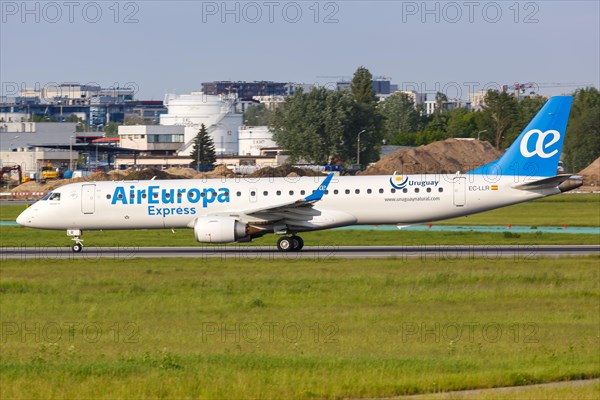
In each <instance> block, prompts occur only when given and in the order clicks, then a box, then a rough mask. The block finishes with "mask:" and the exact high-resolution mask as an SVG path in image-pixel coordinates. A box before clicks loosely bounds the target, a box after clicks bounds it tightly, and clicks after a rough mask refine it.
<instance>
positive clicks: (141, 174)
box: [123, 168, 185, 181]
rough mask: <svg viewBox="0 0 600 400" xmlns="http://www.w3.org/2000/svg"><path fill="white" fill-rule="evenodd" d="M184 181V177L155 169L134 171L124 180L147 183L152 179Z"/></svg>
mask: <svg viewBox="0 0 600 400" xmlns="http://www.w3.org/2000/svg"><path fill="white" fill-rule="evenodd" d="M152 178H154V179H183V178H185V177H184V176H177V175H171V174H169V173H167V172H165V171H161V170H158V169H154V168H146V169H143V170H141V171H133V172H130V173H129V174H127V176H125V178H123V180H126V181H146V180H150V179H152Z"/></svg>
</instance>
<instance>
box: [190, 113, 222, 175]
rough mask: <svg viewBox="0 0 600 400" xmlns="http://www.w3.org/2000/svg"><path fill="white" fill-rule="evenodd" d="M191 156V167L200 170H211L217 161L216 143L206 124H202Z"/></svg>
mask: <svg viewBox="0 0 600 400" xmlns="http://www.w3.org/2000/svg"><path fill="white" fill-rule="evenodd" d="M191 157H192V162H191V163H190V167H192V168H196V169H198V170H199V171H211V170H212V169H213V168H214V164H215V161H216V155H215V144H214V142H213V140H212V138H211V137H210V135H209V134H208V132H207V131H206V126H204V124H202V125H200V131H199V132H198V134H197V135H196V138H195V139H194V147H193V149H192V154H191Z"/></svg>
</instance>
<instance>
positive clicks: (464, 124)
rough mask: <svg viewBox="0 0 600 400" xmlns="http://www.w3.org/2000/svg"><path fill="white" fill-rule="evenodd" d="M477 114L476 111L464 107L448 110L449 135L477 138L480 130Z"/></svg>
mask: <svg viewBox="0 0 600 400" xmlns="http://www.w3.org/2000/svg"><path fill="white" fill-rule="evenodd" d="M475 115H476V114H475V113H474V112H472V111H469V110H467V109H466V108H463V107H459V108H455V109H454V110H451V111H448V123H447V126H446V132H447V135H448V137H460V138H464V137H472V138H476V137H477V133H478V132H479V131H478V128H477V122H476V119H475Z"/></svg>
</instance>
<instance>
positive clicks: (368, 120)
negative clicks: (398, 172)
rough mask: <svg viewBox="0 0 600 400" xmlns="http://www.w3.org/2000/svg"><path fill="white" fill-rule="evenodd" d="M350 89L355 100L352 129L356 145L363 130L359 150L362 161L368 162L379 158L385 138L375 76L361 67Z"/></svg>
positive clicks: (353, 78) (355, 74)
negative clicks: (375, 88)
mask: <svg viewBox="0 0 600 400" xmlns="http://www.w3.org/2000/svg"><path fill="white" fill-rule="evenodd" d="M350 89H351V93H352V98H353V100H354V107H353V110H352V116H353V120H352V124H351V131H354V132H353V134H354V135H355V136H356V137H355V139H354V141H355V143H356V146H358V134H359V132H362V133H361V136H360V149H358V151H359V152H360V161H361V163H362V164H368V163H369V162H372V161H377V159H379V149H380V146H381V140H382V139H383V130H382V125H383V117H382V116H381V114H380V113H379V112H378V110H377V103H378V102H379V100H378V99H377V95H376V94H375V90H373V76H372V75H371V73H370V72H369V70H368V69H367V68H365V67H359V68H358V69H357V70H356V72H355V73H354V76H353V77H352V82H351V84H350ZM351 134H352V133H351ZM356 146H355V147H354V149H355V153H356V152H357V147H356ZM357 161H358V160H357Z"/></svg>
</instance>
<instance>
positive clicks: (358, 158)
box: [356, 129, 366, 167]
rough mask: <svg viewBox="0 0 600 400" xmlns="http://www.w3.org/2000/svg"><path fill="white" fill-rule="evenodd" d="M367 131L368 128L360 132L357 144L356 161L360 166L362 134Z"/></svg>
mask: <svg viewBox="0 0 600 400" xmlns="http://www.w3.org/2000/svg"><path fill="white" fill-rule="evenodd" d="M364 132H366V129H363V130H362V131H360V132H358V143H357V144H356V163H357V164H358V165H359V167H360V134H361V133H364Z"/></svg>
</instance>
